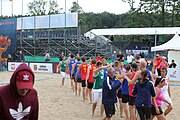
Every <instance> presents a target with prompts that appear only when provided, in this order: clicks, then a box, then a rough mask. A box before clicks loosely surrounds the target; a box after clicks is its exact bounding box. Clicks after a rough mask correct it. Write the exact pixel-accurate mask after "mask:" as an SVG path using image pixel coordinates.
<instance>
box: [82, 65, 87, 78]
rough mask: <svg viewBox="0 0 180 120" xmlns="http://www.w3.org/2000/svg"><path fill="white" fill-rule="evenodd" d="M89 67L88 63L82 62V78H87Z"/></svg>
mask: <svg viewBox="0 0 180 120" xmlns="http://www.w3.org/2000/svg"><path fill="white" fill-rule="evenodd" d="M87 68H88V64H87V63H86V62H83V63H82V64H81V80H86V74H87Z"/></svg>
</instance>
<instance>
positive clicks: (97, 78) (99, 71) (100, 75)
mask: <svg viewBox="0 0 180 120" xmlns="http://www.w3.org/2000/svg"><path fill="white" fill-rule="evenodd" d="M107 67H109V66H102V62H101V61H98V62H97V63H96V69H95V70H94V72H93V76H94V87H93V104H92V116H93V115H94V112H95V109H96V106H97V102H98V100H99V98H102V87H103V80H104V70H103V69H104V68H107ZM103 111H104V107H103V105H102V104H101V107H100V116H101V118H102V117H103Z"/></svg>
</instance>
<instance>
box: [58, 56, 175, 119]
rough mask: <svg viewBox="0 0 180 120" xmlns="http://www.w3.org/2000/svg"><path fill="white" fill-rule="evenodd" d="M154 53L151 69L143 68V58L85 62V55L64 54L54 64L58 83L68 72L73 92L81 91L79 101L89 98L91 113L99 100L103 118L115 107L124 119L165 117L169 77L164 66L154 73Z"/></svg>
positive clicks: (109, 116)
mask: <svg viewBox="0 0 180 120" xmlns="http://www.w3.org/2000/svg"><path fill="white" fill-rule="evenodd" d="M157 56H158V57H159V54H157V55H156V58H155V59H154V63H153V68H152V70H151V71H150V70H148V69H147V68H146V66H147V62H146V61H145V60H141V61H138V60H137V61H135V62H134V63H131V64H127V65H124V58H123V57H121V58H118V59H116V61H114V62H112V63H111V64H109V65H107V63H106V62H104V61H105V60H102V59H98V60H97V59H90V60H89V61H88V62H86V57H85V56H82V57H81V58H80V57H79V56H77V57H75V56H74V55H73V54H71V55H70V57H69V59H68V60H66V57H65V56H64V57H63V58H62V61H60V63H59V65H58V70H59V71H60V76H61V78H62V83H61V86H64V80H65V78H66V77H67V76H66V75H67V74H69V76H70V79H71V87H72V90H73V92H74V94H75V95H76V96H81V94H82V101H83V102H85V101H86V100H88V99H89V102H90V103H91V104H92V116H93V115H94V114H95V109H96V106H97V103H98V101H99V100H100V101H101V107H100V117H101V119H103V120H111V118H112V116H113V115H114V114H115V111H116V109H117V108H119V109H120V117H123V114H125V117H126V119H127V120H136V119H140V120H150V119H153V118H154V117H157V119H158V120H165V119H166V115H167V114H169V112H170V111H171V110H172V99H171V94H170V87H169V82H170V80H169V78H168V77H167V76H166V75H167V67H160V73H161V74H158V75H156V74H155V71H156V70H157V71H159V65H158V64H157V62H158V60H157ZM103 59H104V58H103ZM101 60H102V61H101ZM161 62H162V61H161ZM160 64H161V66H163V65H164V64H163V63H160ZM117 102H118V103H119V104H118V105H119V107H118V106H117ZM164 108H165V111H163V110H164ZM104 111H105V117H103V114H104Z"/></svg>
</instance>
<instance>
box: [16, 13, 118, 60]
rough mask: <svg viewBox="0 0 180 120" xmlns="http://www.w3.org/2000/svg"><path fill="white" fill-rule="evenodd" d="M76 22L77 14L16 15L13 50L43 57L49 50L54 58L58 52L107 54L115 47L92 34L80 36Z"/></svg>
mask: <svg viewBox="0 0 180 120" xmlns="http://www.w3.org/2000/svg"><path fill="white" fill-rule="evenodd" d="M66 17H67V19H68V20H66ZM78 22H79V23H80V20H79V21H78V14H77V13H69V14H56V15H44V16H35V17H34V16H32V17H22V18H18V19H17V32H16V40H17V42H16V43H17V44H16V45H17V46H16V51H19V50H22V51H23V53H24V54H25V55H31V56H44V52H45V51H46V50H49V52H50V54H51V56H54V57H57V56H59V55H60V54H61V52H65V55H68V53H74V54H79V55H80V56H82V55H86V56H89V57H93V56H96V54H97V53H98V54H101V55H104V56H105V57H106V58H108V57H110V56H111V53H112V51H113V50H115V49H116V47H115V46H113V45H112V44H111V41H110V40H108V39H107V38H105V37H103V36H97V35H95V34H94V37H93V38H90V37H86V36H84V35H83V34H82V33H81V28H80V24H78Z"/></svg>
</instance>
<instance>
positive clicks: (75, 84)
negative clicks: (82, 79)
mask: <svg viewBox="0 0 180 120" xmlns="http://www.w3.org/2000/svg"><path fill="white" fill-rule="evenodd" d="M74 92H75V95H76V96H77V81H76V80H74Z"/></svg>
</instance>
